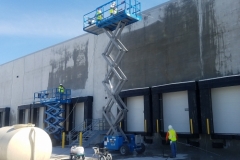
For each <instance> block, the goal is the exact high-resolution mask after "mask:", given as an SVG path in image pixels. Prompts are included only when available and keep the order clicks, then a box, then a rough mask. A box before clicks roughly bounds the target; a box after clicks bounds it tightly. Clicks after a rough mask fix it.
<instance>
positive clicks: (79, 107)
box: [74, 103, 84, 131]
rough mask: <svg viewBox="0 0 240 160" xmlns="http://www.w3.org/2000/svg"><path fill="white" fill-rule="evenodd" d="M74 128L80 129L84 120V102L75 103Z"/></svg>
mask: <svg viewBox="0 0 240 160" xmlns="http://www.w3.org/2000/svg"><path fill="white" fill-rule="evenodd" d="M74 119H75V128H76V130H77V131H80V130H82V127H83V126H82V124H83V121H84V103H77V104H76V106H75V114H74Z"/></svg>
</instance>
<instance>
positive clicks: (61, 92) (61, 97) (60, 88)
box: [58, 84, 65, 99]
mask: <svg viewBox="0 0 240 160" xmlns="http://www.w3.org/2000/svg"><path fill="white" fill-rule="evenodd" d="M58 92H59V95H60V99H63V94H64V92H65V88H64V87H63V85H62V84H60V85H59V87H58Z"/></svg>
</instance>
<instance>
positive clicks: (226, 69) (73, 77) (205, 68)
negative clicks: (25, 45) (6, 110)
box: [0, 0, 240, 124]
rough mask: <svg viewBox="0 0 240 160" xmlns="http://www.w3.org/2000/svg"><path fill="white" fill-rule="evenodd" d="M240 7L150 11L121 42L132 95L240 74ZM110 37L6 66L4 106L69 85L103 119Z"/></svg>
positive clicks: (85, 38)
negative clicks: (89, 98) (105, 56)
mask: <svg viewBox="0 0 240 160" xmlns="http://www.w3.org/2000/svg"><path fill="white" fill-rule="evenodd" d="M239 14H240V2H239V1H236V0H228V1H226V0H172V1H170V2H169V3H165V4H163V5H160V6H156V7H154V8H152V9H149V10H147V11H144V12H143V14H142V16H143V20H142V21H140V22H137V23H134V24H133V25H130V26H127V27H126V28H125V30H124V31H123V34H122V37H121V40H122V42H123V44H125V45H126V47H127V48H128V50H129V52H128V53H127V54H125V56H124V58H123V61H122V64H121V67H122V69H123V72H124V73H125V74H126V76H127V77H128V82H127V83H125V86H124V89H131V88H139V87H149V86H154V85H161V84H166V83H173V82H181V81H190V80H199V79H205V78H213V77H221V76H227V75H234V74H239V72H240V65H238V64H239V62H240V54H239V44H240V16H239ZM108 41H109V40H108V38H107V36H105V35H104V34H102V35H99V36H94V35H92V34H84V35H82V36H79V37H76V38H74V39H71V40H68V41H66V42H63V43H61V44H57V45H55V46H52V47H49V48H46V49H43V50H41V51H38V52H35V53H33V54H30V55H28V56H25V57H22V58H20V59H17V60H14V61H12V62H9V63H6V64H3V65H1V66H0V77H1V79H0V107H11V124H15V123H17V106H19V105H23V104H30V103H32V102H33V94H34V92H37V91H41V90H45V89H48V88H55V87H57V86H58V85H59V83H63V85H64V86H65V87H66V88H71V89H72V97H77V96H80V97H84V96H93V97H94V102H93V118H100V117H102V113H101V110H102V106H104V105H105V103H106V101H107V100H106V99H105V97H107V93H106V91H105V90H104V87H103V85H102V80H103V79H104V76H105V74H106V73H107V69H108V68H107V65H106V62H105V61H104V59H103V57H102V55H101V53H102V52H103V51H104V49H105V47H106V45H107V43H108Z"/></svg>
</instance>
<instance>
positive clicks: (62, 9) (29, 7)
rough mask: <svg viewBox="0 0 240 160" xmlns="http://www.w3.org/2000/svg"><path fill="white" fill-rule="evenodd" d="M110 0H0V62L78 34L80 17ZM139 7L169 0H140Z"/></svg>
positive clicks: (147, 7) (80, 31)
mask: <svg viewBox="0 0 240 160" xmlns="http://www.w3.org/2000/svg"><path fill="white" fill-rule="evenodd" d="M109 1H110V0H0V65H1V64H4V63H6V62H9V61H12V60H14V59H17V58H19V57H22V56H25V55H28V54H31V53H34V52H37V51H39V50H41V49H44V48H47V47H50V46H52V45H55V44H58V43H61V42H63V41H66V40H68V39H71V38H74V37H77V36H79V35H81V34H84V33H85V32H84V31H83V29H82V27H83V26H82V17H83V15H84V14H86V13H88V12H90V11H92V10H94V9H95V8H97V7H98V6H100V5H102V4H105V3H107V2H109ZM139 1H140V2H141V4H142V10H146V9H149V8H151V7H154V6H156V5H159V4H162V3H164V2H167V1H169V0H139Z"/></svg>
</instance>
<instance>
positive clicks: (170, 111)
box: [163, 91, 190, 133]
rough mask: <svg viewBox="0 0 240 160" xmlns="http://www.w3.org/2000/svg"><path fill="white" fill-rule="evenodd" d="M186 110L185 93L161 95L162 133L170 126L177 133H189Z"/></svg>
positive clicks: (187, 106)
mask: <svg viewBox="0 0 240 160" xmlns="http://www.w3.org/2000/svg"><path fill="white" fill-rule="evenodd" d="M188 108H189V105H188V92H187V91H180V92H170V93H163V122H164V132H167V131H168V125H170V124H171V125H172V126H173V128H174V129H175V130H176V131H177V132H178V133H179V132H181V133H190V126H189V111H188Z"/></svg>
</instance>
